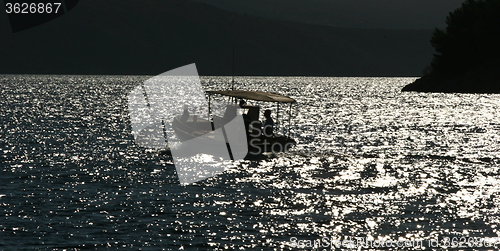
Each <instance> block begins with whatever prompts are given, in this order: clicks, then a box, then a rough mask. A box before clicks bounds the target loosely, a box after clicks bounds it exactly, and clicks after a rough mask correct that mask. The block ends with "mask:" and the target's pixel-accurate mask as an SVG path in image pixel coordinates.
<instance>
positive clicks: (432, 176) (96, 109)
mask: <svg viewBox="0 0 500 251" xmlns="http://www.w3.org/2000/svg"><path fill="white" fill-rule="evenodd" d="M146 79H148V77H147V76H37V75H0V250H35V249H36V250H83V249H90V250H102V249H111V250H161V249H164V250H179V249H181V250H207V249H214V250H222V249H229V250H231V249H245V250H255V249H258V250H261V249H262V250H274V249H285V250H288V249H291V250H302V249H327V250H333V249H353V250H380V249H396V248H399V249H424V248H426V249H429V248H430V249H440V248H446V247H450V248H459V249H484V246H487V247H489V246H493V247H491V249H494V248H495V247H496V246H495V245H498V246H500V242H499V241H498V236H499V232H498V229H499V228H500V197H499V195H500V182H499V181H500V171H499V168H498V167H499V164H500V147H499V146H500V109H499V108H500V96H499V95H491V94H443V93H402V92H400V90H401V88H402V87H403V86H404V85H406V84H408V83H411V82H412V81H414V80H415V78H354V77H353V78H322V77H318V78H316V77H237V78H236V79H235V80H236V81H235V82H236V83H235V87H236V88H237V89H245V90H261V91H272V92H277V93H280V94H284V95H287V96H290V97H292V98H294V99H296V100H297V103H296V104H294V105H293V106H292V107H291V108H290V107H289V106H288V105H282V106H280V107H279V108H278V106H276V104H266V103H254V104H257V105H261V106H262V109H261V111H262V110H263V109H271V110H272V112H273V116H275V117H274V118H275V120H277V121H279V122H280V123H279V124H278V125H277V128H276V131H277V132H278V133H281V134H287V135H290V136H292V137H293V138H295V140H296V141H297V145H296V146H295V147H294V148H292V149H291V150H290V151H289V152H286V153H279V154H275V155H271V156H269V158H267V159H263V160H259V161H256V160H254V161H248V160H244V161H237V162H235V163H234V165H233V166H232V167H231V168H229V170H227V171H226V172H224V173H223V174H220V175H217V176H215V177H212V178H209V179H207V180H204V181H201V182H198V183H195V184H192V185H187V186H181V185H179V181H178V179H177V176H176V172H175V166H174V165H173V162H172V158H171V157H170V156H169V155H168V154H162V153H159V152H158V151H153V150H149V149H143V148H140V147H138V146H137V145H136V144H135V143H134V140H133V136H132V134H131V126H130V118H129V115H128V108H127V95H128V93H129V92H130V91H131V90H132V89H133V88H134V87H135V86H137V85H138V84H140V83H141V82H143V81H145V80H146ZM202 84H203V85H204V87H205V88H206V89H207V90H209V89H212V90H213V89H216V90H223V89H230V88H231V84H230V78H228V77H202ZM278 110H279V117H278V118H276V116H277V114H278ZM289 117H290V118H289ZM497 242H498V244H497ZM453 245H455V246H453Z"/></svg>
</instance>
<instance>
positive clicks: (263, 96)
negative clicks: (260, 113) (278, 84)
mask: <svg viewBox="0 0 500 251" xmlns="http://www.w3.org/2000/svg"><path fill="white" fill-rule="evenodd" d="M207 92H208V93H211V94H220V95H224V96H229V97H235V98H243V99H250V100H256V101H265V102H280V103H295V102H296V101H295V99H293V98H290V97H287V96H284V95H281V94H276V93H271V92H261V91H243V90H234V91H207Z"/></svg>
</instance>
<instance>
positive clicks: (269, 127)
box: [263, 110, 274, 138]
mask: <svg viewBox="0 0 500 251" xmlns="http://www.w3.org/2000/svg"><path fill="white" fill-rule="evenodd" d="M264 117H265V118H266V120H265V121H264V126H263V127H264V136H265V137H266V138H270V137H272V136H273V130H274V121H273V119H272V118H271V110H266V111H265V112H264Z"/></svg>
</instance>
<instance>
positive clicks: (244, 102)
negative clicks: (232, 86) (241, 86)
mask: <svg viewBox="0 0 500 251" xmlns="http://www.w3.org/2000/svg"><path fill="white" fill-rule="evenodd" d="M246 103H247V102H246V101H245V100H243V99H242V98H240V103H239V106H240V107H244V106H245V105H246Z"/></svg>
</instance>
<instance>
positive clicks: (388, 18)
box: [193, 0, 463, 29]
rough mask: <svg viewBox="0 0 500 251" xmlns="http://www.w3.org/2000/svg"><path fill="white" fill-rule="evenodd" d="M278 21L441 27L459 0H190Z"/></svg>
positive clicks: (390, 27) (351, 25) (367, 25)
mask: <svg viewBox="0 0 500 251" xmlns="http://www.w3.org/2000/svg"><path fill="white" fill-rule="evenodd" d="M193 1H195V2H203V3H207V4H211V5H213V6H216V7H219V8H221V9H224V10H228V11H235V12H238V13H241V14H243V13H245V14H248V15H253V16H259V17H264V18H270V19H275V20H282V21H294V22H300V23H308V24H317V25H330V26H335V27H350V28H363V29H379V28H385V29H434V28H435V27H439V28H442V27H444V25H445V22H444V20H443V18H442V17H444V16H446V15H447V14H448V12H450V11H452V10H454V9H456V8H458V7H459V6H460V3H461V2H462V1H463V0H405V1H401V0H335V1H331V0H193Z"/></svg>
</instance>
